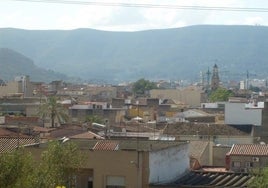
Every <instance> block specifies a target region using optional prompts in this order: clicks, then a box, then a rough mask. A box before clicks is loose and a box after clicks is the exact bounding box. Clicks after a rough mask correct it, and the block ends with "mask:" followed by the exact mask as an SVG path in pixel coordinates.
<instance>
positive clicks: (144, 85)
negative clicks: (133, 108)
mask: <svg viewBox="0 0 268 188" xmlns="http://www.w3.org/2000/svg"><path fill="white" fill-rule="evenodd" d="M156 88H157V85H156V84H155V83H154V82H150V81H149V80H145V79H144V78H142V79H139V80H138V81H136V82H135V83H134V84H133V87H132V91H133V93H134V94H135V95H146V92H148V91H149V90H151V89H156Z"/></svg>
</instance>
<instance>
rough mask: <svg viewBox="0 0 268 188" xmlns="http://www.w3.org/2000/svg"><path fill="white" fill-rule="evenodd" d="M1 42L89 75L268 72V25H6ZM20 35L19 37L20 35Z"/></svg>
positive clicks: (39, 61)
mask: <svg viewBox="0 0 268 188" xmlns="http://www.w3.org/2000/svg"><path fill="white" fill-rule="evenodd" d="M0 36H3V37H0V47H6V48H10V49H14V50H16V51H18V52H20V53H22V54H24V55H26V56H27V57H30V58H31V59H33V61H34V62H35V64H36V65H37V66H39V67H42V68H49V69H51V70H53V71H57V72H60V73H63V74H66V75H69V76H75V77H77V76H80V77H81V78H83V79H85V80H94V79H96V80H108V81H113V82H116V81H123V80H125V81H128V80H135V79H138V78H141V77H143V78H147V79H198V78H197V77H198V76H199V73H200V71H206V70H207V69H208V68H212V66H213V65H214V64H215V63H217V64H218V67H219V69H220V70H228V71H232V72H233V73H237V72H238V73H245V72H246V71H247V70H250V71H252V72H253V73H255V74H257V75H259V76H263V77H267V75H266V73H265V71H264V70H265V69H267V68H268V64H267V63H266V59H267V58H268V57H267V53H266V52H265V49H267V48H268V40H266V38H267V36H268V27H265V26H222V25H218V26H214V25H213V26H212V25H196V26H188V27H183V28H173V29H157V30H146V31H135V32H119V31H101V30H94V29H85V28H82V29H75V30H17V29H12V28H6V29H0ZM14 39H16V40H14Z"/></svg>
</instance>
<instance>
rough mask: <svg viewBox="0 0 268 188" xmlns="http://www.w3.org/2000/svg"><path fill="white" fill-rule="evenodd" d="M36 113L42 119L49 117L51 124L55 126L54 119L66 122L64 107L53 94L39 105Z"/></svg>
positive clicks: (66, 115) (66, 116)
mask: <svg viewBox="0 0 268 188" xmlns="http://www.w3.org/2000/svg"><path fill="white" fill-rule="evenodd" d="M38 115H39V116H40V117H41V118H42V119H44V118H46V117H50V119H51V126H52V127H55V120H56V119H57V120H58V122H60V123H62V122H66V121H67V119H68V114H67V112H66V110H65V109H64V107H63V105H62V104H61V103H59V102H58V101H57V98H56V97H55V96H50V97H48V98H47V99H46V102H45V103H43V104H41V105H40V108H39V111H38Z"/></svg>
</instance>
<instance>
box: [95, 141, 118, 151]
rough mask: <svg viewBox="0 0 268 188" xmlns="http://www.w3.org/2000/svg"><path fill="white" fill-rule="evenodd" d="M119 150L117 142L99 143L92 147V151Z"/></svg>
mask: <svg viewBox="0 0 268 188" xmlns="http://www.w3.org/2000/svg"><path fill="white" fill-rule="evenodd" d="M118 149H119V143H118V142H117V141H109V140H104V141H99V142H97V143H96V144H95V146H94V147H93V150H105V151H116V150H118Z"/></svg>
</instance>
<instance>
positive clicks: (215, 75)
mask: <svg viewBox="0 0 268 188" xmlns="http://www.w3.org/2000/svg"><path fill="white" fill-rule="evenodd" d="M219 86H220V77H219V70H218V66H217V65H216V64H215V65H214V66H213V71H212V77H211V90H212V91H215V90H216V89H218V87H219Z"/></svg>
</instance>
